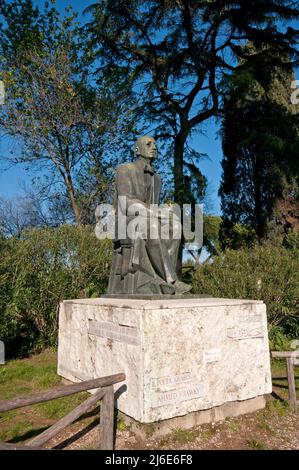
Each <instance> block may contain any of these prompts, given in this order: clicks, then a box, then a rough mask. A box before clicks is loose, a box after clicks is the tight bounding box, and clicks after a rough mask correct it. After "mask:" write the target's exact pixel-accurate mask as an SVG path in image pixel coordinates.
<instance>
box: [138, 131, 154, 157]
mask: <svg viewBox="0 0 299 470" xmlns="http://www.w3.org/2000/svg"><path fill="white" fill-rule="evenodd" d="M135 152H136V155H137V157H138V158H139V157H144V158H149V159H152V160H154V159H155V158H156V156H157V145H156V141H155V139H154V138H153V137H149V136H148V135H145V136H143V137H139V139H138V140H137V141H136V143H135Z"/></svg>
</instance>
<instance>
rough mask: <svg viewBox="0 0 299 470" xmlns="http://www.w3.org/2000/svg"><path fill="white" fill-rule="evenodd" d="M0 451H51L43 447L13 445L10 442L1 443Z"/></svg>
mask: <svg viewBox="0 0 299 470" xmlns="http://www.w3.org/2000/svg"><path fill="white" fill-rule="evenodd" d="M0 450H49V449H43V448H42V447H29V446H26V445H24V444H12V443H10V442H0Z"/></svg>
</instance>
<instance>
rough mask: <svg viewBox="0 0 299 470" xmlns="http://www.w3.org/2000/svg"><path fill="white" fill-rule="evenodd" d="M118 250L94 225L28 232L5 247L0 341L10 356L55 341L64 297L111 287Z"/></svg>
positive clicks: (0, 263) (0, 271)
mask: <svg viewBox="0 0 299 470" xmlns="http://www.w3.org/2000/svg"><path fill="white" fill-rule="evenodd" d="M111 254H112V244H111V242H110V241H109V240H102V241H99V240H98V239H97V238H96V237H95V235H94V233H93V231H92V229H91V228H90V227H82V228H77V227H73V226H62V227H59V228H56V229H42V230H41V229H33V230H29V231H26V232H25V233H24V234H23V235H22V238H21V239H15V238H11V239H9V240H6V241H5V242H2V244H1V245H0V255H1V258H0V292H1V295H0V298H1V300H0V339H1V340H2V341H4V342H5V346H6V351H7V353H8V355H18V354H24V353H27V352H28V351H32V350H36V349H40V348H41V347H45V346H51V345H55V343H56V339H57V312H58V310H57V307H58V305H59V302H61V301H62V300H63V299H72V298H78V297H87V296H97V295H100V294H101V293H104V292H105V291H106V288H107V285H108V275H109V269H110V261H111Z"/></svg>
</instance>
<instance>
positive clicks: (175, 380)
mask: <svg viewBox="0 0 299 470" xmlns="http://www.w3.org/2000/svg"><path fill="white" fill-rule="evenodd" d="M186 382H191V373H190V372H183V373H181V374H176V375H168V376H165V377H158V378H156V379H152V380H151V389H154V390H159V389H161V388H166V389H172V388H175V387H176V386H177V385H179V384H182V383H186Z"/></svg>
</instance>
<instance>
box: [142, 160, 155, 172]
mask: <svg viewBox="0 0 299 470" xmlns="http://www.w3.org/2000/svg"><path fill="white" fill-rule="evenodd" d="M138 162H139V165H140V166H142V168H143V171H144V173H150V174H151V175H154V174H155V172H154V169H153V167H152V166H151V164H150V163H149V162H148V160H145V159H144V158H139V159H138Z"/></svg>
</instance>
